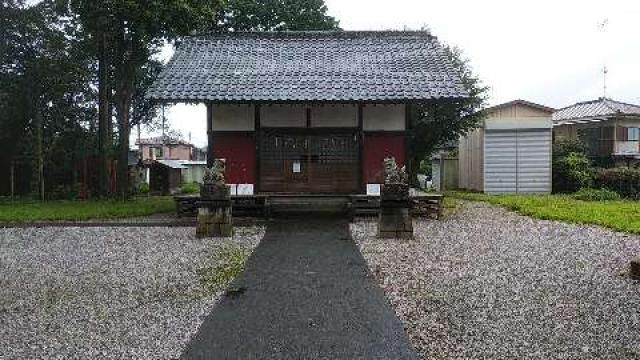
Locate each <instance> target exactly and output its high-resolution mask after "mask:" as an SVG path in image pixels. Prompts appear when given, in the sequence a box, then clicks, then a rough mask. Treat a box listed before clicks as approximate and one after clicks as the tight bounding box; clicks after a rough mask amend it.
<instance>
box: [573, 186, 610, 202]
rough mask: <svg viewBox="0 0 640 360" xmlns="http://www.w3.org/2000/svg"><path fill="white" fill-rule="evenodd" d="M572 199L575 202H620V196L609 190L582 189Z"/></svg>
mask: <svg viewBox="0 0 640 360" xmlns="http://www.w3.org/2000/svg"><path fill="white" fill-rule="evenodd" d="M572 197H573V198H574V199H576V200H584V201H612V200H620V195H619V194H618V193H617V192H615V191H611V190H609V189H592V188H582V189H580V190H578V191H577V192H576V193H575V194H573V195H572Z"/></svg>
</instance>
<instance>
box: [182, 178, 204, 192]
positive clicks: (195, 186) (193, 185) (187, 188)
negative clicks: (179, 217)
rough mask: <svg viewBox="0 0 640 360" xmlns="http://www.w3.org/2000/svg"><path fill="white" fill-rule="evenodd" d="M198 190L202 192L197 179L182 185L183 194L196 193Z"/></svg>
mask: <svg viewBox="0 0 640 360" xmlns="http://www.w3.org/2000/svg"><path fill="white" fill-rule="evenodd" d="M198 192H200V184H199V183H198V182H196V181H194V182H190V183H184V184H182V186H180V193H182V194H196V193H198Z"/></svg>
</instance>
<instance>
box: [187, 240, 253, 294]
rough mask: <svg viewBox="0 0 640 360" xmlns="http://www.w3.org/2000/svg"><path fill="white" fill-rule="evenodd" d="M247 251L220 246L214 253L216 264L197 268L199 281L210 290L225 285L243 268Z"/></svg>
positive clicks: (215, 289) (216, 289)
mask: <svg viewBox="0 0 640 360" xmlns="http://www.w3.org/2000/svg"><path fill="white" fill-rule="evenodd" d="M247 257H248V254H247V252H246V251H245V250H244V249H243V248H240V247H232V246H227V247H222V248H220V249H219V250H218V252H217V253H216V255H215V262H216V263H217V264H218V265H216V266H210V267H205V268H202V269H200V270H198V275H199V276H200V283H201V284H202V286H203V287H204V288H205V289H206V290H208V291H210V292H213V291H218V290H221V289H223V288H224V287H226V286H227V285H228V284H229V283H230V282H231V280H233V279H234V278H235V277H236V276H238V275H239V274H240V273H241V272H242V271H243V270H244V263H245V261H246V259H247Z"/></svg>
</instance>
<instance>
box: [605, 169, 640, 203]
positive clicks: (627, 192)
mask: <svg viewBox="0 0 640 360" xmlns="http://www.w3.org/2000/svg"><path fill="white" fill-rule="evenodd" d="M595 183H596V184H597V185H598V186H602V187H605V188H607V189H610V190H613V191H615V192H617V193H618V194H620V195H622V196H623V197H625V198H629V199H640V169H635V168H628V167H618V168H611V169H603V170H600V171H598V172H597V173H596V176H595Z"/></svg>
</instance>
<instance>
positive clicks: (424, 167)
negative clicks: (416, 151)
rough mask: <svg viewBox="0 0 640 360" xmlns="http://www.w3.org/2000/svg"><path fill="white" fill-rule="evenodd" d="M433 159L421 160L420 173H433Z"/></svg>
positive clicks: (428, 174)
mask: <svg viewBox="0 0 640 360" xmlns="http://www.w3.org/2000/svg"><path fill="white" fill-rule="evenodd" d="M431 171H432V169H431V160H430V159H425V160H422V161H420V169H419V170H418V173H420V174H424V175H427V176H430V175H431Z"/></svg>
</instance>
